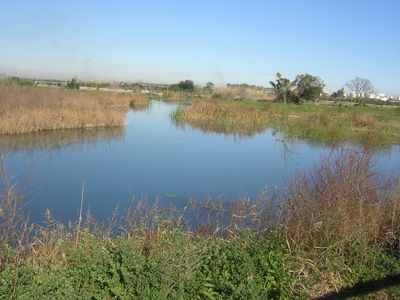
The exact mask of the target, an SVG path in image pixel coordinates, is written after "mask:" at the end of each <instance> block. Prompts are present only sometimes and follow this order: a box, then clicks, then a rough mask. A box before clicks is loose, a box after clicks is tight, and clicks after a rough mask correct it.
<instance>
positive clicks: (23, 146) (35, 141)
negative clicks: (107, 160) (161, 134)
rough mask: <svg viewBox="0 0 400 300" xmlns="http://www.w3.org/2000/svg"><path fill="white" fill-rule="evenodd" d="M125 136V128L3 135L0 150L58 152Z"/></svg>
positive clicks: (0, 139) (0, 140)
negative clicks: (79, 145)
mask: <svg viewBox="0 0 400 300" xmlns="http://www.w3.org/2000/svg"><path fill="white" fill-rule="evenodd" d="M124 135H125V128H124V127H103V128H87V129H66V130H48V131H39V132H33V133H27V134H16V135H14V134H12V135H2V136H1V138H0V149H1V150H2V151H4V152H18V151H21V150H27V151H36V150H57V149H61V148H62V147H65V146H69V145H73V144H91V143H97V142H100V141H110V142H111V141H117V140H121V139H122V138H123V137H124Z"/></svg>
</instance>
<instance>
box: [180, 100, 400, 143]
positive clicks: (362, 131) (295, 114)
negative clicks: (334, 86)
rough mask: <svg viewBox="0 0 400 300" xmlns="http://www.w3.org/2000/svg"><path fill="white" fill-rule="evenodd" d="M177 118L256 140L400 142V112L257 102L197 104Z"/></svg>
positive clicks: (182, 111) (200, 126)
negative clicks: (270, 134) (262, 135)
mask: <svg viewBox="0 0 400 300" xmlns="http://www.w3.org/2000/svg"><path fill="white" fill-rule="evenodd" d="M172 119H173V120H175V122H176V123H181V124H185V123H186V124H189V125H190V126H192V127H195V128H200V129H202V130H204V131H215V132H225V133H242V134H246V135H253V134H255V133H257V132H260V131H263V130H265V129H266V128H272V129H274V130H275V131H277V132H279V133H280V134H281V135H282V136H283V138H284V139H305V140H308V141H309V142H312V143H318V144H321V143H322V144H328V145H339V144H343V143H346V142H352V143H355V144H360V145H365V146H369V147H385V146H389V145H391V144H398V143H400V109H399V108H380V107H364V106H361V107H345V106H328V105H315V104H303V105H294V104H290V105H287V104H282V103H263V102H257V101H242V102H240V101H227V100H215V101H201V100H199V101H195V102H194V103H193V105H192V106H191V107H188V108H185V109H179V110H177V111H176V112H175V113H174V114H173V115H172Z"/></svg>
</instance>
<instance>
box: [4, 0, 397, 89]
mask: <svg viewBox="0 0 400 300" xmlns="http://www.w3.org/2000/svg"><path fill="white" fill-rule="evenodd" d="M0 30H1V35H0V73H5V74H7V75H17V76H21V77H23V76H25V77H37V78H59V79H70V78H72V77H74V76H76V77H77V78H78V79H84V80H88V79H91V80H121V81H123V80H126V81H132V82H134V81H149V82H163V83H173V82H178V81H180V80H184V79H191V80H193V81H194V82H195V83H197V84H200V85H201V84H204V83H205V82H207V81H212V82H214V83H215V84H216V85H225V84H227V83H248V84H257V85H262V86H269V84H268V82H269V81H270V80H273V79H274V77H275V73H276V72H280V73H282V74H283V75H284V76H286V77H288V78H290V79H294V77H295V76H296V75H297V74H301V73H310V74H312V75H316V76H319V77H320V78H321V79H323V80H324V81H325V83H326V85H327V89H328V90H329V91H331V92H333V91H335V90H337V89H339V88H341V87H343V85H344V83H345V82H346V81H348V80H351V79H353V78H354V77H356V76H358V77H362V78H367V79H369V80H370V81H371V82H372V84H373V85H374V87H375V89H376V90H377V91H379V92H384V93H386V94H390V95H400V76H399V72H400V0H286V1H276V0H275V1H269V0H264V1H262V0H259V1H256V0H201V1H190V0H187V1H184V0H181V1H178V0H169V1H166V0H159V1H155V0H146V1H144V0H141V1H128V0H126V1H122V0H113V1H111V0H109V1H101V0H97V1H94V0H93V1H92V0H68V1H54V0H52V1H45V0H36V1H34V0H32V1H29V0H26V1H22V0H13V1H7V0H0Z"/></svg>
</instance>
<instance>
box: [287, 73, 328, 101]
mask: <svg viewBox="0 0 400 300" xmlns="http://www.w3.org/2000/svg"><path fill="white" fill-rule="evenodd" d="M293 84H294V87H295V90H296V92H297V94H298V96H299V97H300V99H304V100H307V101H310V100H311V101H315V100H317V99H318V98H319V97H320V95H321V93H322V91H323V89H324V87H325V83H324V82H323V81H322V80H321V78H319V77H317V76H313V75H310V74H307V73H306V74H300V75H297V76H296V79H295V80H294V83H293Z"/></svg>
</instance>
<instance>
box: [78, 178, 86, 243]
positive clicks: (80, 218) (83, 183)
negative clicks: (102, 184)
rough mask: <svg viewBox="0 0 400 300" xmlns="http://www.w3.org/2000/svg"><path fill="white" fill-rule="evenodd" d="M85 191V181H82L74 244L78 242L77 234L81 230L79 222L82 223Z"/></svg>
mask: <svg viewBox="0 0 400 300" xmlns="http://www.w3.org/2000/svg"><path fill="white" fill-rule="evenodd" d="M84 192H85V182H84V181H83V182H82V192H81V208H80V210H79V219H78V228H77V230H76V246H78V243H79V234H80V232H81V223H82V208H83V194H84Z"/></svg>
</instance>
